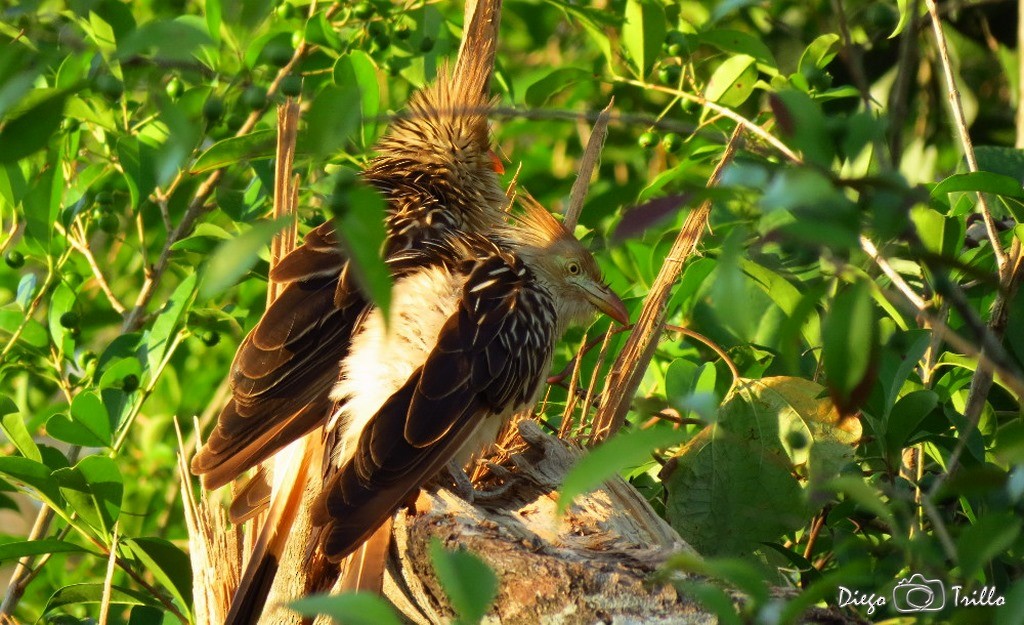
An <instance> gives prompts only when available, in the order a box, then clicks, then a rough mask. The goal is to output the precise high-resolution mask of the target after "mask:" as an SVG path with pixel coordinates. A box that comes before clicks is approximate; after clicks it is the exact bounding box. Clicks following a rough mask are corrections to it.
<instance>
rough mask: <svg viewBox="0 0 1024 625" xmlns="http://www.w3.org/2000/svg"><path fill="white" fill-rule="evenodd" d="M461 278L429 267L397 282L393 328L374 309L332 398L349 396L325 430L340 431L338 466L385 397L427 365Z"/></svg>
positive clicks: (458, 295) (457, 294)
mask: <svg viewBox="0 0 1024 625" xmlns="http://www.w3.org/2000/svg"><path fill="white" fill-rule="evenodd" d="M465 281H466V277H465V276H453V275H452V274H450V273H449V272H447V271H446V270H445V269H444V268H441V267H432V268H429V269H426V270H423V271H420V272H417V273H414V274H412V275H410V276H406V277H404V278H402V279H400V280H399V281H398V282H396V283H395V285H394V287H392V292H391V327H390V328H385V326H384V316H383V314H382V313H381V311H380V310H379V309H374V310H373V311H372V312H371V313H370V314H369V315H368V316H367V318H366V320H365V321H364V322H363V324H362V325H361V326H360V328H359V330H358V333H357V334H356V336H355V338H353V340H352V347H351V349H350V350H349V355H348V358H346V359H345V362H344V363H342V368H341V377H340V379H339V380H338V382H337V384H335V386H334V389H333V390H332V391H331V399H332V400H334V401H341V400H343V399H345V398H348V401H347V402H346V403H345V404H344V406H343V407H342V408H341V410H339V412H338V413H336V414H335V415H334V416H333V417H332V418H331V423H330V424H329V425H328V428H330V429H333V428H335V427H343V428H345V430H344V432H345V433H344V436H343V444H342V445H341V446H340V454H339V457H337V458H335V462H337V464H338V466H340V465H341V464H344V463H345V462H347V461H348V459H349V458H350V457H351V455H352V453H353V450H354V449H355V445H354V443H355V441H356V439H358V438H359V434H360V433H361V432H362V430H363V428H364V427H365V426H366V424H367V423H368V422H369V421H370V419H371V418H372V417H373V416H374V415H375V414H377V411H378V410H380V407H381V406H382V405H383V404H384V402H385V401H386V400H387V398H388V397H390V396H391V395H392V394H393V393H394V392H395V391H397V390H398V389H399V388H401V387H402V385H403V384H405V382H406V380H408V379H409V376H410V375H412V373H413V372H414V371H415V370H416V369H417V368H419V367H420V365H422V364H423V363H424V361H426V359H427V355H428V354H429V353H430V350H431V348H432V347H433V346H434V344H435V343H436V342H437V336H438V334H440V332H441V327H442V326H443V325H444V323H445V322H446V321H447V320H448V318H449V317H451V315H452V314H453V313H454V312H455V310H456V306H457V304H458V301H459V299H460V298H461V296H462V286H463V284H464V283H465Z"/></svg>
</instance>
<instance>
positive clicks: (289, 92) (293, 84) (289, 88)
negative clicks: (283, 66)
mask: <svg viewBox="0 0 1024 625" xmlns="http://www.w3.org/2000/svg"><path fill="white" fill-rule="evenodd" d="M281 93H283V94H285V95H286V96H288V97H291V98H294V97H297V96H298V95H299V94H300V93H302V76H295V75H294V74H289V75H287V76H285V77H284V78H282V79H281Z"/></svg>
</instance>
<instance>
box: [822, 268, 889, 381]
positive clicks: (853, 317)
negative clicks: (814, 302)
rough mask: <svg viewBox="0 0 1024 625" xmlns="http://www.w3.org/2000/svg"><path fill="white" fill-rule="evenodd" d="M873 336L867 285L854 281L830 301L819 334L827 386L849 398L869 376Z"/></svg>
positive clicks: (874, 323) (874, 326) (874, 329)
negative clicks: (821, 331)
mask: <svg viewBox="0 0 1024 625" xmlns="http://www.w3.org/2000/svg"><path fill="white" fill-rule="evenodd" d="M877 336H878V327H877V322H876V320H875V314H874V306H873V305H872V303H871V290H870V285H869V284H868V283H867V282H864V281H857V282H855V283H853V284H851V285H850V286H848V287H846V288H844V289H842V290H841V291H840V292H839V294H838V295H836V297H835V299H834V300H833V302H832V308H831V309H830V310H829V314H828V317H827V318H826V320H825V328H824V331H823V336H822V341H823V348H824V349H823V352H824V353H823V354H822V358H823V359H824V365H825V367H824V368H825V376H826V377H827V379H828V386H829V388H830V389H833V390H834V391H835V392H837V393H838V394H839V395H840V396H841V397H843V398H851V396H852V394H853V392H854V391H855V390H856V389H858V387H859V386H860V385H861V384H862V383H863V382H865V380H866V379H867V378H868V377H869V375H870V369H871V363H872V354H873V353H874V351H875V341H876V337H877Z"/></svg>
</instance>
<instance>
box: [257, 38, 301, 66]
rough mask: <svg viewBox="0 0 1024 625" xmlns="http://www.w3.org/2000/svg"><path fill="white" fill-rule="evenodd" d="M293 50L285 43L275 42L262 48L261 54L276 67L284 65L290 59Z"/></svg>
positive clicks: (293, 52)
mask: <svg viewBox="0 0 1024 625" xmlns="http://www.w3.org/2000/svg"><path fill="white" fill-rule="evenodd" d="M294 54H295V50H293V49H292V47H291V46H290V45H288V44H286V43H283V42H275V43H272V44H270V45H269V46H267V47H266V48H264V49H263V56H264V57H265V58H266V59H267V60H268V61H270V63H271V64H272V65H274V66H276V67H284V66H285V65H287V64H288V62H289V61H291V60H292V56H294Z"/></svg>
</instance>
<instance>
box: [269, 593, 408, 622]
mask: <svg viewBox="0 0 1024 625" xmlns="http://www.w3.org/2000/svg"><path fill="white" fill-rule="evenodd" d="M288 607H290V608H291V609H293V610H295V611H296V612H298V613H299V614H302V615H304V616H316V615H318V614H326V615H328V616H330V617H331V618H333V619H334V620H335V622H337V623H340V624H341V625H401V623H402V621H401V619H399V618H398V615H397V614H396V613H395V609H394V608H392V607H391V604H389V603H388V602H387V601H384V599H382V598H381V597H379V596H377V595H375V594H373V593H369V592H347V593H344V594H341V595H326V594H325V595H310V596H308V597H303V598H302V599H299V600H298V601H292V602H291V603H290V604H288Z"/></svg>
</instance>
